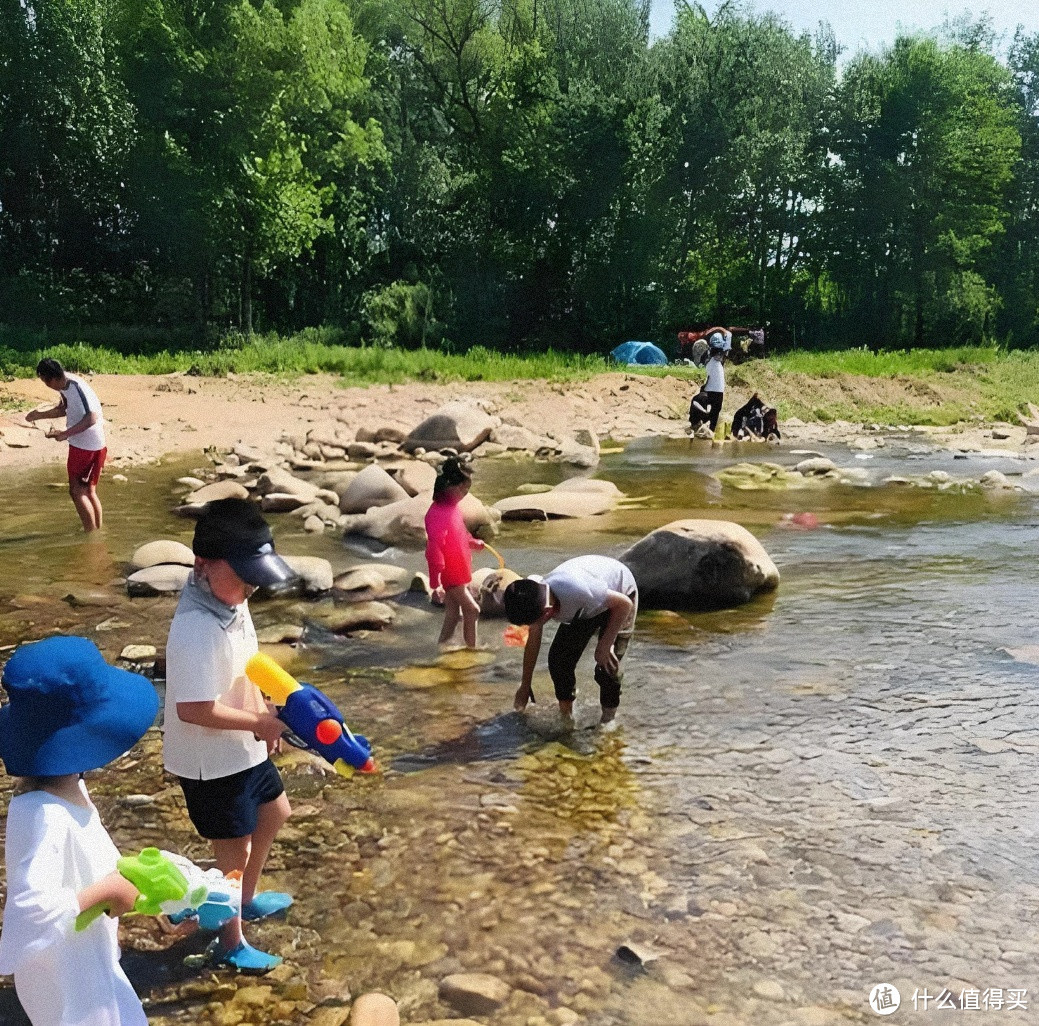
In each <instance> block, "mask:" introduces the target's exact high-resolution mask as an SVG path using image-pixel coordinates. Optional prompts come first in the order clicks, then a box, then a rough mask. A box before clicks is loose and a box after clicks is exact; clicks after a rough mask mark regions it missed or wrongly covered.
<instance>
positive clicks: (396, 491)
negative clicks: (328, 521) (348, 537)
mask: <svg viewBox="0 0 1039 1026" xmlns="http://www.w3.org/2000/svg"><path fill="white" fill-rule="evenodd" d="M422 466H425V464H422ZM435 476H436V475H435V474H434V477H435ZM408 497H409V495H408V492H407V491H406V490H405V489H404V488H402V487H401V486H400V485H399V484H398V483H397V482H396V481H394V479H393V478H392V477H390V475H389V474H388V473H387V472H386V471H385V470H383V468H382V467H380V466H379V465H378V464H376V463H373V464H371V466H368V467H365V468H364V470H362V471H361V472H360V473H359V474H358V475H357V477H355V478H354V479H353V481H351V482H350V484H349V485H348V486H347V488H346V489H345V490H344V492H343V494H342V497H341V498H340V499H339V508H340V510H342V512H343V513H367V512H368V510H370V509H371V508H372V507H373V506H389V505H391V504H392V503H395V502H400V501H401V500H403V499H407V498H408Z"/></svg>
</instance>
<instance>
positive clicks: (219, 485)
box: [184, 481, 249, 506]
mask: <svg viewBox="0 0 1039 1026" xmlns="http://www.w3.org/2000/svg"><path fill="white" fill-rule="evenodd" d="M248 498H249V492H248V491H247V490H246V489H245V487H243V486H242V485H240V484H239V483H238V482H237V481H214V482H213V483H212V484H207V485H203V486H202V487H201V488H199V489H198V491H195V492H192V493H191V494H190V495H188V496H187V498H186V499H185V500H184V501H185V503H187V504H188V505H192V506H204V505H205V504H206V503H207V502H217V501H219V500H220V499H248Z"/></svg>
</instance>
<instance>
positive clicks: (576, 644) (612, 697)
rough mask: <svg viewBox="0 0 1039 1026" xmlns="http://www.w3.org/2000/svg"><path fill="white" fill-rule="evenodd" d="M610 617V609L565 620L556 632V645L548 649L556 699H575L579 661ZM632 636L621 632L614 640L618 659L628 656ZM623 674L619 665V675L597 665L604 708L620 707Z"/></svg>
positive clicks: (601, 700) (553, 642)
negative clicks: (581, 618)
mask: <svg viewBox="0 0 1039 1026" xmlns="http://www.w3.org/2000/svg"><path fill="white" fill-rule="evenodd" d="M609 621H610V614H609V612H605V613H600V614H599V615H598V616H593V617H592V618H591V619H588V620H574V622H573V623H561V624H560V625H559V630H557V631H556V636H555V638H554V639H553V640H552V647H551V648H550V649H549V650H548V672H549V673H551V674H552V684H553V686H554V687H555V689H556V700H557V701H559V702H572V701H573V700H574V695H576V693H577V664H578V663H579V662H580V661H581V656H582V655H584V650H585V649H586V648H587V647H588V642H589V641H591V640H592V638H593V637H594V636H595V635H596V634H598V635H599V637H602V633H603V631H604V630H606V625H607V624H608V623H609ZM630 640H631V635H629V634H619V635H617V640H616V641H615V642H614V644H613V651H614V653H615V654H616V656H617V658H618V659H623V658H624V653H625V652H626V651H627V648H628V642H629V641H630ZM622 677H623V674H622V673H621V671H620V670H619V669H618V671H617V676H616V677H615V676H613V674H611V673H607V672H606V670H604V669H603V668H602V667H601V666H598V665H597V666H596V667H595V683H596V684H598V685H599V703H600V705H602V707H603V708H604V709H616V708H617V706H619V705H620V704H621V678H622Z"/></svg>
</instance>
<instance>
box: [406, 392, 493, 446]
mask: <svg viewBox="0 0 1039 1026" xmlns="http://www.w3.org/2000/svg"><path fill="white" fill-rule="evenodd" d="M495 427H497V421H496V420H495V419H494V418H493V417H491V416H489V415H488V414H487V413H486V412H484V411H483V410H481V409H480V407H479V406H476V405H475V404H474V403H469V402H463V401H461V400H459V401H457V402H453V403H448V404H447V405H446V406H442V407H441V408H440V409H439V410H437V411H436V413H434V414H433V415H432V416H429V417H427V418H426V419H425V420H424V421H422V423H421V424H419V426H418V427H417V428H415V430H414V431H412V432H411V434H410V435H408V437H407V438H406V439H405V440H404V445H403V448H404V449H405V450H407V451H408V452H414V451H415V450H416V449H445V448H450V449H455V450H457V451H458V452H472V450H473V449H475V448H476V447H477V446H478V445H481V444H482V443H483V442H486V441H487V439H488V438H490V436H491V432H492V431H493V430H494V429H495Z"/></svg>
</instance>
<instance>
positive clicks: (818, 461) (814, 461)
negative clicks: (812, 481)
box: [794, 456, 837, 477]
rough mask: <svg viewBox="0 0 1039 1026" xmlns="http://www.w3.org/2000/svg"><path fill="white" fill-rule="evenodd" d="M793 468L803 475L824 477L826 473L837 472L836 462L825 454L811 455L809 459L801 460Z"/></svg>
mask: <svg viewBox="0 0 1039 1026" xmlns="http://www.w3.org/2000/svg"><path fill="white" fill-rule="evenodd" d="M794 470H796V471H797V472H798V473H799V474H803V475H804V476H805V477H824V476H825V475H827V474H835V473H837V464H836V463H834V462H833V460H830V459H827V458H826V457H825V456H813V457H811V458H810V459H807V460H801V462H800V463H798V464H797V466H795V467H794Z"/></svg>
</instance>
